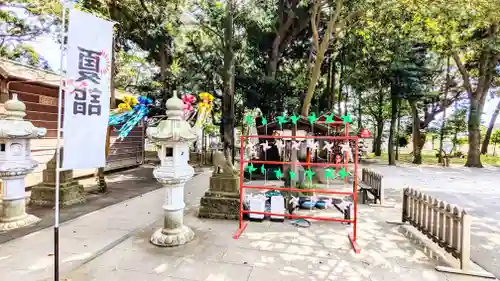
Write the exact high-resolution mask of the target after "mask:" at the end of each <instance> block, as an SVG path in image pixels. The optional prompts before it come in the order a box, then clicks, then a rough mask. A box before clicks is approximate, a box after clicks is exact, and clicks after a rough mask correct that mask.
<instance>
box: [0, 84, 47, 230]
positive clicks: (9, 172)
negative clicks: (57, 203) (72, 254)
mask: <svg viewBox="0 0 500 281" xmlns="http://www.w3.org/2000/svg"><path fill="white" fill-rule="evenodd" d="M4 107H5V113H4V116H2V118H1V119H0V178H1V179H2V180H3V201H2V209H1V213H0V231H7V230H11V229H15V228H19V227H23V226H27V225H30V224H32V223H36V222H38V221H40V219H39V218H37V217H35V216H33V215H29V214H27V213H26V204H25V186H24V178H25V177H26V175H27V174H29V173H30V172H32V171H33V170H34V169H35V168H36V167H37V166H38V163H37V162H36V161H35V160H33V159H32V158H31V148H30V139H36V138H41V137H43V136H45V134H46V133H47V129H45V128H37V127H35V126H33V124H32V123H31V122H29V121H25V120H23V117H24V116H25V115H26V113H25V111H26V105H25V104H24V103H22V102H21V101H19V100H18V99H17V94H13V97H12V99H11V100H8V101H7V102H6V103H5V105H4Z"/></svg>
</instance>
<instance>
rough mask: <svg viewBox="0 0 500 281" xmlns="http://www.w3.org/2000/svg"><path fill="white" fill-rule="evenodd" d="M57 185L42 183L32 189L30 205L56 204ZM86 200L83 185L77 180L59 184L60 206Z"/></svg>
mask: <svg viewBox="0 0 500 281" xmlns="http://www.w3.org/2000/svg"><path fill="white" fill-rule="evenodd" d="M55 195H56V188H55V186H51V185H46V184H41V185H37V186H34V187H33V188H32V189H31V196H30V205H35V206H46V207H52V206H55V202H54V201H55V198H56V196H55ZM85 201H86V198H85V192H84V190H83V186H82V185H80V184H78V183H77V182H76V181H72V182H68V183H61V184H60V186H59V206H62V207H67V206H71V205H74V204H80V203H84V202H85Z"/></svg>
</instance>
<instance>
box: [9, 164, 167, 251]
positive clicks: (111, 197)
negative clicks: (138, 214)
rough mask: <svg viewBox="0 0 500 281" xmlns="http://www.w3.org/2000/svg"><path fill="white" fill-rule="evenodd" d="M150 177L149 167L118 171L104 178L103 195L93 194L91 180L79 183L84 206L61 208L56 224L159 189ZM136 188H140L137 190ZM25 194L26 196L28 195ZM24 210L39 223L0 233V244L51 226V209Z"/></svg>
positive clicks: (93, 181) (93, 179)
mask: <svg viewBox="0 0 500 281" xmlns="http://www.w3.org/2000/svg"><path fill="white" fill-rule="evenodd" d="M151 177H152V172H151V167H147V166H145V167H141V168H136V169H133V170H128V171H121V172H120V173H115V174H109V175H107V176H106V181H107V183H108V192H106V193H105V194H102V193H96V192H93V190H95V178H91V179H84V180H80V181H79V182H80V183H81V184H84V186H85V189H86V190H88V191H90V192H88V193H87V202H86V203H85V204H78V205H73V206H69V207H65V208H61V216H60V221H61V222H65V221H68V220H71V219H74V218H76V217H79V216H82V215H84V214H88V213H91V212H94V211H96V210H99V209H102V208H104V207H107V206H110V205H113V204H117V203H119V202H122V201H124V200H127V199H130V198H133V197H136V196H139V195H141V194H144V193H147V192H150V191H153V190H155V189H158V188H161V185H160V184H159V183H157V182H156V181H154V180H150V179H151ZM146 181H148V184H144V183H145V182H146ZM139 185H140V186H141V187H140V188H138V186H139ZM27 195H28V196H29V192H28V193H27ZM26 211H27V212H28V213H29V214H33V215H35V216H37V217H39V218H41V219H42V221H41V222H39V223H38V224H36V225H32V226H29V227H24V228H19V229H16V230H13V231H9V232H8V233H2V232H0V243H4V242H7V241H9V240H12V239H15V238H18V237H22V236H24V235H27V234H29V233H33V232H36V231H38V230H41V229H44V228H47V227H50V226H52V225H53V224H54V209H53V208H46V207H37V206H34V207H33V206H28V208H27V210H26Z"/></svg>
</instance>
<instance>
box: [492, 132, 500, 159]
mask: <svg viewBox="0 0 500 281" xmlns="http://www.w3.org/2000/svg"><path fill="white" fill-rule="evenodd" d="M490 142H491V144H493V156H495V153H496V148H497V145H498V144H499V143H500V130H496V131H495V132H493V134H492V135H491V139H490Z"/></svg>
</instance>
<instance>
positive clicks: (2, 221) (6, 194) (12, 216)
mask: <svg viewBox="0 0 500 281" xmlns="http://www.w3.org/2000/svg"><path fill="white" fill-rule="evenodd" d="M9 174H10V175H3V176H2V178H3V200H2V208H1V209H0V211H1V213H0V232H3V231H9V230H12V229H16V228H19V227H24V226H28V225H30V224H34V223H37V222H39V221H40V219H39V218H37V217H35V216H34V215H30V214H27V213H26V202H25V201H26V200H25V194H24V177H25V176H26V174H25V173H15V172H11V173H9Z"/></svg>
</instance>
